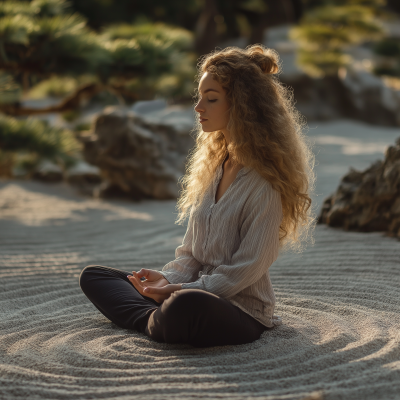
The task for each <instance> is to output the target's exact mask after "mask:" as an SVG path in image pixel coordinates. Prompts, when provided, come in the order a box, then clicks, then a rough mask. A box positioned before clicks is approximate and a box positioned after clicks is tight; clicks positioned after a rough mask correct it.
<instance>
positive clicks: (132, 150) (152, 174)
mask: <svg viewBox="0 0 400 400" xmlns="http://www.w3.org/2000/svg"><path fill="white" fill-rule="evenodd" d="M149 114H150V113H149ZM149 114H147V115H149ZM178 128H179V129H177V128H176V127H175V123H163V119H162V118H160V119H155V120H153V121H152V119H151V118H148V117H147V118H144V116H139V115H137V114H135V113H134V112H132V111H131V110H127V109H124V108H121V107H107V108H106V109H105V110H104V111H103V112H102V113H101V114H100V115H99V116H98V117H97V119H96V120H95V123H94V131H93V133H92V134H91V135H90V136H86V137H81V140H82V142H83V143H84V151H83V154H84V157H85V160H86V161H87V162H89V163H90V164H92V165H95V166H97V167H99V169H100V171H101V175H102V177H103V178H104V179H105V183H103V185H102V189H101V190H100V193H104V194H107V193H110V192H118V190H121V191H122V192H124V193H126V194H128V195H130V196H131V197H133V198H135V199H140V198H153V199H176V198H177V197H178V195H179V188H178V184H177V183H178V179H179V178H180V177H181V176H182V175H184V172H185V170H184V167H185V161H186V157H187V155H188V152H189V150H190V149H191V148H192V147H193V145H194V139H193V138H192V137H191V136H190V130H191V129H192V128H193V124H192V123H191V124H189V123H187V124H186V125H185V124H181V125H180V126H179V127H178ZM117 188H119V189H118V190H116V189H117Z"/></svg>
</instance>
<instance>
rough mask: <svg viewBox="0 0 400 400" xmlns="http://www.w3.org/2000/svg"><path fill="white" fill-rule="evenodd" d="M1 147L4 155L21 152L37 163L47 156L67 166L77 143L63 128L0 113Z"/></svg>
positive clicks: (37, 120)
mask: <svg viewBox="0 0 400 400" xmlns="http://www.w3.org/2000/svg"><path fill="white" fill-rule="evenodd" d="M0 149H1V152H2V156H3V158H6V157H8V158H11V157H13V156H12V155H13V154H14V153H17V152H21V151H22V152H24V153H27V156H28V157H26V158H30V159H31V160H35V162H36V163H38V162H39V161H40V160H41V159H43V158H46V159H49V160H52V161H54V162H56V163H57V164H59V165H61V166H62V167H67V166H69V165H71V164H73V163H74V160H75V157H76V155H77V152H78V151H79V150H80V145H79V143H78V142H77V140H76V139H75V137H74V135H73V134H72V132H70V131H68V130H66V129H60V128H54V127H50V126H49V125H48V124H47V123H46V122H44V121H41V120H39V119H33V118H31V119H27V120H18V119H15V118H12V117H7V116H4V115H0ZM7 155H8V156H7Z"/></svg>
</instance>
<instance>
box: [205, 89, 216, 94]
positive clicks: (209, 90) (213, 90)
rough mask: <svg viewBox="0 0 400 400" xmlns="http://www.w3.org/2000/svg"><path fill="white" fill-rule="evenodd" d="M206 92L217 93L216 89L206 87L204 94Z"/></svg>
mask: <svg viewBox="0 0 400 400" xmlns="http://www.w3.org/2000/svg"><path fill="white" fill-rule="evenodd" d="M207 92H217V93H219V92H218V90H215V89H207V90H205V91H204V94H206V93H207Z"/></svg>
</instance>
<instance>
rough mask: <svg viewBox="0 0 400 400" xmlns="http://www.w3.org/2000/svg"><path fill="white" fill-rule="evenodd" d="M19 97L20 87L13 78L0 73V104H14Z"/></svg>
mask: <svg viewBox="0 0 400 400" xmlns="http://www.w3.org/2000/svg"><path fill="white" fill-rule="evenodd" d="M20 96H21V90H20V87H19V85H17V84H16V83H15V81H14V79H13V77H12V76H11V75H9V74H6V73H4V72H1V71H0V104H3V103H6V104H7V103H13V102H16V101H18V99H19V98H20Z"/></svg>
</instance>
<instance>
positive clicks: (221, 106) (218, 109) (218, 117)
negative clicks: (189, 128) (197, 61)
mask: <svg viewBox="0 0 400 400" xmlns="http://www.w3.org/2000/svg"><path fill="white" fill-rule="evenodd" d="M194 109H195V110H196V111H197V112H198V113H199V114H200V123H201V125H202V127H203V131H204V132H214V131H222V132H223V134H224V135H225V139H227V131H226V126H227V125H228V121H229V104H228V101H227V99H226V97H225V90H224V89H223V87H222V86H221V85H220V84H219V83H218V82H217V81H216V80H214V79H213V77H212V75H210V74H209V73H208V72H206V73H205V74H204V75H203V76H202V78H201V80H200V82H199V102H198V103H197V104H196V107H195V108H194Z"/></svg>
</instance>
